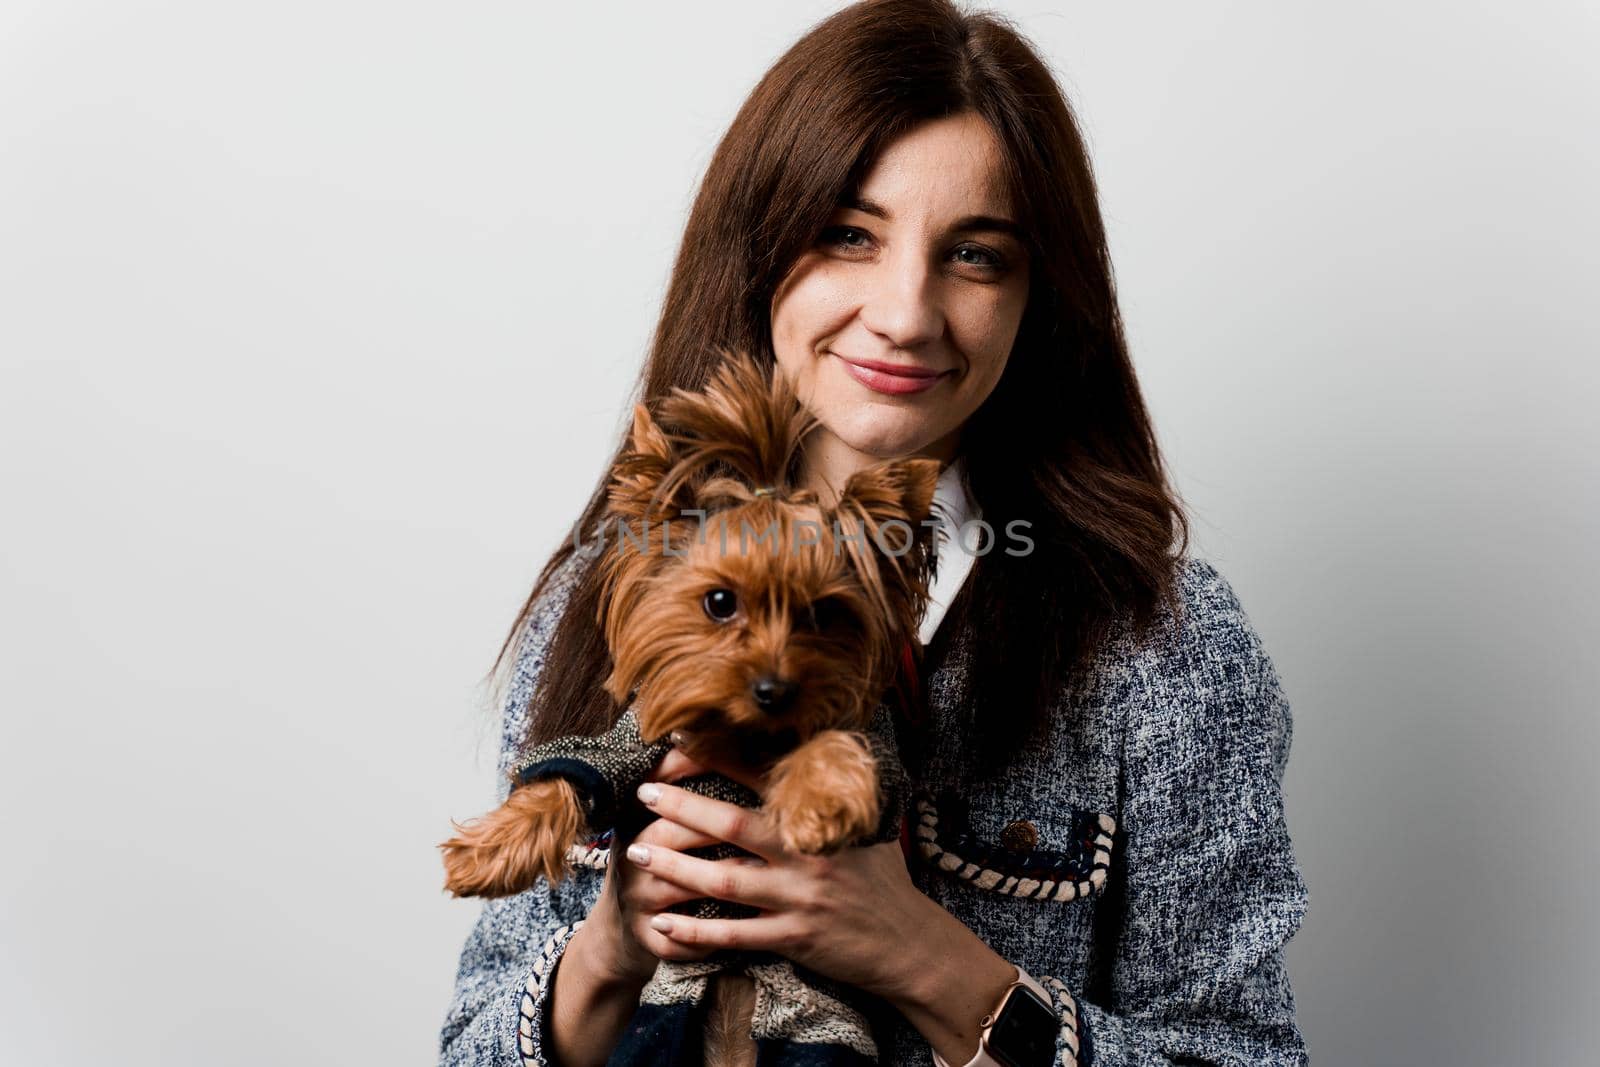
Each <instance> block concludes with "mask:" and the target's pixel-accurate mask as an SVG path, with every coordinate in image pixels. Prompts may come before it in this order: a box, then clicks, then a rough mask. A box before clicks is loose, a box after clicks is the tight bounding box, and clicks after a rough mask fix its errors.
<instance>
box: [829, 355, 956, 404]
mask: <svg viewBox="0 0 1600 1067" xmlns="http://www.w3.org/2000/svg"><path fill="white" fill-rule="evenodd" d="M834 354H835V355H838V353H834ZM839 359H840V360H842V361H843V363H844V366H845V369H846V370H847V371H849V372H850V377H852V378H854V379H855V380H856V381H858V382H860V383H861V384H862V385H864V386H866V387H867V388H868V389H871V390H872V391H873V392H875V393H888V394H890V395H891V396H903V395H905V394H907V393H920V392H923V391H924V390H927V389H932V388H933V387H934V386H935V385H938V384H939V380H940V379H942V378H943V377H944V376H945V375H946V374H948V373H949V371H939V370H928V369H926V368H924V367H907V366H904V365H902V364H899V363H882V362H879V361H878V360H875V359H845V358H844V357H843V356H839Z"/></svg>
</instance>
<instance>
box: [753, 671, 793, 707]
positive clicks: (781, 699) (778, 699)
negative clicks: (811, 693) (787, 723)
mask: <svg viewBox="0 0 1600 1067" xmlns="http://www.w3.org/2000/svg"><path fill="white" fill-rule="evenodd" d="M799 691H800V687H799V686H797V685H795V684H794V683H793V682H786V681H784V680H783V679H782V678H775V677H773V676H772V675H770V674H764V675H762V676H761V677H760V678H757V679H756V680H755V681H753V682H751V683H750V695H751V696H753V697H755V700H756V704H757V705H758V706H759V707H760V708H761V710H762V711H768V712H771V713H773V714H774V715H776V714H777V713H778V712H780V711H783V710H784V709H785V708H787V707H788V706H789V705H790V704H792V703H794V695H795V694H796V693H798V692H799Z"/></svg>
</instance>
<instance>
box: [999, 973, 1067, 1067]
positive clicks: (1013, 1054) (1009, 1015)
mask: <svg viewBox="0 0 1600 1067" xmlns="http://www.w3.org/2000/svg"><path fill="white" fill-rule="evenodd" d="M1060 1029H1061V1022H1060V1020H1058V1019H1057V1018H1056V1013H1055V1009H1054V1008H1052V1007H1051V1006H1050V1005H1048V1004H1046V1003H1044V1002H1043V1001H1041V1000H1040V999H1039V995H1038V994H1037V993H1035V992H1034V991H1033V990H1031V989H1029V988H1028V987H1027V986H1018V987H1017V988H1016V989H1014V990H1012V992H1011V995H1010V996H1009V997H1007V998H1006V1003H1005V1007H1003V1008H1001V1009H1000V1018H998V1019H996V1020H995V1022H994V1028H993V1029H991V1030H990V1031H989V1040H988V1042H987V1046H988V1049H989V1055H991V1056H993V1057H994V1058H995V1059H997V1060H999V1061H1000V1062H1001V1063H1002V1064H1004V1065H1005V1067H1049V1065H1050V1064H1051V1063H1052V1062H1053V1061H1054V1060H1055V1056H1056V1034H1057V1033H1058V1032H1059V1031H1060Z"/></svg>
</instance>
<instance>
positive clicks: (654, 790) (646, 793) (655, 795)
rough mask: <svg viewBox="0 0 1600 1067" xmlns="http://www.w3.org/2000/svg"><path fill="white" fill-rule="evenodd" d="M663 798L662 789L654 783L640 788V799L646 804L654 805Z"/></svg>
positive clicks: (648, 783) (645, 784)
mask: <svg viewBox="0 0 1600 1067" xmlns="http://www.w3.org/2000/svg"><path fill="white" fill-rule="evenodd" d="M660 798H661V787H660V786H659V785H656V784H655V783H654V782H645V783H644V784H643V785H641V786H640V787H639V799H640V800H642V801H644V802H645V803H646V804H654V803H655V802H656V801H657V800H659V799H660Z"/></svg>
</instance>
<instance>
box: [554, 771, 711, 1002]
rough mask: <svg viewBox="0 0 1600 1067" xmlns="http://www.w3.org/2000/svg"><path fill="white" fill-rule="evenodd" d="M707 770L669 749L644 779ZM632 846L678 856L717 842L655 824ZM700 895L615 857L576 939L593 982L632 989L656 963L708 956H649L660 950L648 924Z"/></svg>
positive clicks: (684, 829) (670, 778)
mask: <svg viewBox="0 0 1600 1067" xmlns="http://www.w3.org/2000/svg"><path fill="white" fill-rule="evenodd" d="M707 769H708V768H706V767H704V766H702V765H700V764H698V763H696V762H694V761H693V760H692V759H690V758H689V757H688V756H686V755H684V754H683V753H682V752H680V751H679V750H678V749H672V750H670V751H669V752H668V753H667V754H666V755H665V756H664V757H662V759H661V762H660V763H658V764H657V765H656V767H655V769H654V770H653V771H651V772H650V773H649V774H648V775H646V780H647V781H651V782H672V781H677V780H678V779H680V778H688V777H691V776H693V775H697V774H704V773H706V771H707ZM634 843H635V844H642V845H644V846H645V847H646V848H651V849H656V848H660V849H667V850H672V851H677V852H681V851H683V850H685V849H691V848H700V847H703V846H705V845H712V844H715V843H716V839H715V838H712V837H711V836H709V835H707V834H704V833H701V832H698V831H695V830H690V829H688V828H687V827H685V826H682V825H680V824H679V823H675V822H671V821H668V820H666V819H655V820H652V821H651V822H650V823H649V824H648V825H647V826H645V827H644V829H642V830H640V831H639V834H638V836H637V837H636V838H634ZM701 896H705V894H704V893H694V892H690V891H688V890H686V889H684V888H683V887H682V886H679V885H675V884H673V883H672V882H668V881H666V880H664V879H662V878H659V877H657V876H656V875H655V873H653V872H651V871H648V870H644V869H642V868H638V867H636V866H635V865H633V864H630V863H624V862H622V860H621V857H620V856H619V855H617V854H613V856H612V862H611V863H610V864H608V865H607V867H606V876H605V882H604V883H603V886H602V888H601V890H600V896H599V898H598V899H597V900H596V901H595V905H594V907H593V909H591V911H590V913H589V919H588V921H587V922H586V923H585V924H584V927H583V929H582V930H580V931H579V932H578V934H577V935H576V937H579V938H583V940H584V944H583V945H582V946H580V952H583V953H584V954H585V955H587V956H588V957H589V959H590V965H591V967H593V969H594V970H595V972H596V974H597V977H600V978H601V979H602V980H609V981H610V982H612V983H615V984H618V985H632V986H635V987H638V986H642V985H643V984H644V983H645V982H647V981H649V980H650V976H651V975H652V974H653V973H654V972H655V969H656V963H657V962H658V960H660V959H700V958H702V957H705V956H708V955H710V954H711V952H712V950H711V949H709V948H707V949H704V950H701V951H698V952H695V951H685V950H680V949H676V948H674V949H673V951H672V954H671V955H667V954H665V953H658V952H654V951H653V947H659V946H660V944H661V939H660V935H656V934H654V932H653V931H652V930H651V927H650V921H651V919H653V918H654V917H655V916H656V915H657V914H659V913H660V912H663V911H665V910H666V909H667V908H670V907H672V906H673V905H674V904H680V903H682V902H683V901H686V900H693V899H695V898H696V897H701ZM584 935H587V936H586V937H585V936H584ZM652 935H654V936H652Z"/></svg>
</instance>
